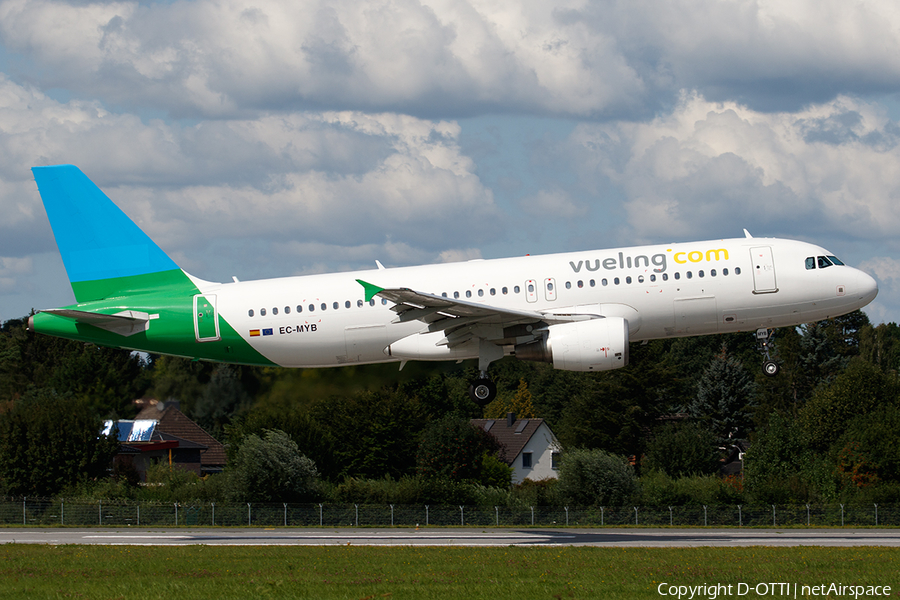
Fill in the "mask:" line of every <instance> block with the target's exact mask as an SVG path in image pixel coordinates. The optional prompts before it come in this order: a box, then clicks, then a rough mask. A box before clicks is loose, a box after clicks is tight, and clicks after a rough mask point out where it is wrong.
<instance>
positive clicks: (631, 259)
mask: <svg viewBox="0 0 900 600" xmlns="http://www.w3.org/2000/svg"><path fill="white" fill-rule="evenodd" d="M670 253H671V254H670ZM669 256H671V257H672V260H674V261H675V262H676V263H677V264H679V265H686V264H690V263H699V262H713V261H720V260H728V250H726V249H725V248H716V249H713V250H706V251H705V252H704V251H702V250H679V251H678V252H674V251H673V250H672V248H668V249H666V254H663V253H662V252H660V253H659V254H654V255H652V256H647V255H645V254H641V255H638V256H625V254H624V253H623V252H619V253H618V255H617V256H615V257H611V256H610V257H607V258H595V259H588V260H579V261H578V262H575V261H569V266H571V267H572V270H573V271H575V272H576V273H579V272H580V271H581V269H582V267H583V268H585V269H587V270H588V271H599V270H600V269H601V268H603V269H605V270H607V271H615V270H617V269H640V268H650V266H651V265H652V266H653V272H654V273H665V271H666V268H667V267H668V262H669V260H668V259H669Z"/></svg>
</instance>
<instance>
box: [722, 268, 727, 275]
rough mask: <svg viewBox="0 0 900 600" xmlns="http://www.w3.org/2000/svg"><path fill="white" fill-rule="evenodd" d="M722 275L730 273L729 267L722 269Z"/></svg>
mask: <svg viewBox="0 0 900 600" xmlns="http://www.w3.org/2000/svg"><path fill="white" fill-rule="evenodd" d="M722 275H726V276H727V275H728V269H727V268H725V269H722Z"/></svg>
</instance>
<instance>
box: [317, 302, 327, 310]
mask: <svg viewBox="0 0 900 600" xmlns="http://www.w3.org/2000/svg"><path fill="white" fill-rule="evenodd" d="M319 308H321V309H322V310H328V305H327V304H325V303H324V302H323V303H322V304H321V306H319Z"/></svg>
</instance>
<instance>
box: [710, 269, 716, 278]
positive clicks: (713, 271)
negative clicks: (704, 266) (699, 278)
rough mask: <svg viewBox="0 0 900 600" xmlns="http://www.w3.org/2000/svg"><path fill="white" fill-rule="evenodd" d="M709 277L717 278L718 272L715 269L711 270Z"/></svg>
mask: <svg viewBox="0 0 900 600" xmlns="http://www.w3.org/2000/svg"><path fill="white" fill-rule="evenodd" d="M709 276H710V277H715V276H716V270H715V269H710V270H709Z"/></svg>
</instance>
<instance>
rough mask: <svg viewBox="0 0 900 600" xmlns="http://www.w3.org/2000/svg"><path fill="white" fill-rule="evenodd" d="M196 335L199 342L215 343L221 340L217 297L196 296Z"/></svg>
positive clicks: (213, 295) (212, 295)
mask: <svg viewBox="0 0 900 600" xmlns="http://www.w3.org/2000/svg"><path fill="white" fill-rule="evenodd" d="M194 335H195V336H196V338H197V341H198V342H215V341H216V340H218V339H219V314H218V312H217V310H216V296H215V294H210V295H208V296H204V295H203V294H197V295H196V296H194Z"/></svg>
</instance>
